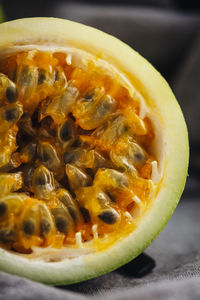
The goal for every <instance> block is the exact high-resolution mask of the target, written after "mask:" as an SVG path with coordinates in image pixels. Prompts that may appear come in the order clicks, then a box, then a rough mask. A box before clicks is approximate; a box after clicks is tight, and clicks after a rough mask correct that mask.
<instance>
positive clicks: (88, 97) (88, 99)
mask: <svg viewBox="0 0 200 300" xmlns="http://www.w3.org/2000/svg"><path fill="white" fill-rule="evenodd" d="M93 97H94V91H90V92H88V93H87V94H86V95H85V96H84V100H87V101H93Z"/></svg>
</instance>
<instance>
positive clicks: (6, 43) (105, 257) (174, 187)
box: [0, 18, 188, 284]
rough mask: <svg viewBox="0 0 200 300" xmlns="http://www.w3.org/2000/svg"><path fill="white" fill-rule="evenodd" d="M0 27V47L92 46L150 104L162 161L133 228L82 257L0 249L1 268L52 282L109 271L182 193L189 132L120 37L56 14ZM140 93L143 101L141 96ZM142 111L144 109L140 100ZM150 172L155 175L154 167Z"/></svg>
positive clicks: (160, 85) (151, 72)
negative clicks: (29, 255)
mask: <svg viewBox="0 0 200 300" xmlns="http://www.w3.org/2000/svg"><path fill="white" fill-rule="evenodd" d="M24 28H26V31H25V30H24ZM50 29H51V30H50ZM1 33H2V35H1V41H0V48H1V50H2V51H3V52H6V53H8V52H9V51H10V50H12V51H13V48H14V52H15V51H16V47H17V48H18V49H19V48H20V47H21V46H22V45H29V44H30V45H32V44H34V43H36V44H37V45H36V46H38V44H39V45H41V44H45V43H47V47H48V48H49V45H50V47H52V44H53V45H61V47H62V46H63V44H65V45H66V44H67V45H70V46H72V47H77V48H79V49H83V50H85V51H88V52H90V53H91V54H92V55H95V60H96V59H97V60H101V59H99V57H101V58H102V61H103V63H104V65H106V64H107V63H108V64H110V65H112V66H115V67H116V68H117V69H118V71H119V73H118V74H123V76H122V77H123V79H124V78H125V77H126V80H125V85H126V86H127V84H128V83H127V82H128V81H130V82H131V84H130V85H129V84H128V86H129V90H132V84H133V85H134V87H135V88H136V89H137V90H139V91H140V93H141V94H142V96H143V98H145V102H146V105H147V106H148V107H150V108H151V120H152V121H155V122H154V128H155V133H156V137H155V140H156V143H153V145H152V149H153V150H154V151H153V153H156V154H157V157H158V161H159V162H161V161H164V166H165V168H164V170H163V173H162V174H163V180H162V184H161V185H160V187H159V189H158V193H157V195H156V196H155V201H153V202H152V204H151V206H150V207H149V209H148V210H147V211H146V212H145V213H144V215H143V217H142V218H141V219H140V220H139V221H138V226H137V228H136V229H135V230H134V231H133V232H132V233H128V235H127V237H125V238H122V239H117V240H116V241H115V243H113V241H112V240H111V241H110V247H107V248H104V247H102V248H101V246H102V245H101V244H100V245H99V248H98V251H97V252H95V253H90V251H89V252H87V249H85V248H84V249H82V250H84V251H85V252H84V251H83V252H84V253H85V254H87V255H85V257H84V258H83V257H82V256H81V253H80V251H78V252H76V251H74V249H73V254H72V253H69V252H68V253H67V255H66V253H65V254H64V253H62V254H61V252H60V253H59V255H58V257H59V259H61V260H62V261H61V262H57V263H55V262H54V263H49V262H48V263H46V262H45V261H41V260H40V261H39V262H37V259H36V260H34V263H32V262H31V261H30V260H28V259H25V258H24V259H23V258H20V257H19V256H16V255H14V254H13V253H10V252H8V251H5V250H3V249H0V250H1V256H2V259H0V266H1V269H2V270H5V271H7V272H11V273H15V274H19V275H21V276H26V277H29V278H32V279H35V280H39V281H43V282H48V283H52V284H55V283H57V284H62V283H72V282H78V281H81V280H86V279H88V278H92V277H95V276H98V275H101V274H104V273H106V272H108V271H111V270H113V269H115V268H117V267H119V266H120V265H122V264H124V263H125V262H128V261H129V260H131V259H133V258H134V257H135V256H136V255H138V254H139V253H140V252H141V251H143V250H144V249H145V248H146V247H147V246H148V245H149V244H150V243H151V242H152V240H153V239H154V238H155V237H156V235H157V234H158V233H159V232H160V231H161V230H162V228H163V227H164V225H165V224H166V222H167V221H168V219H169V217H170V216H171V214H172V212H173V210H174V208H175V207H176V205H177V203H178V200H179V198H180V195H181V193H182V190H183V187H184V183H185V178H186V172H187V163H188V138H187V130H186V126H185V123H184V119H183V116H182V114H181V112H180V108H179V107H178V105H177V103H176V100H175V97H174V95H173V94H172V92H171V90H170V88H169V87H168V85H167V84H166V82H165V81H164V79H163V78H162V77H161V76H160V74H158V72H156V70H155V69H154V68H153V67H152V66H151V65H150V64H149V63H148V62H147V61H145V60H144V59H143V58H142V57H141V56H139V55H138V54H137V53H136V52H135V51H134V50H132V49H130V48H129V47H128V46H126V45H125V44H123V43H122V42H120V41H118V40H117V39H115V38H113V37H111V36H108V35H106V34H104V33H102V32H100V31H97V30H95V29H92V28H89V27H86V26H83V25H80V24H76V23H73V22H69V21H64V20H59V19H51V18H50V19H42V18H39V19H27V20H18V21H14V22H10V23H7V24H3V25H1ZM30 37H31V38H30ZM100 40H101V43H99V41H100ZM27 47H29V48H31V49H32V48H33V47H32V46H27ZM53 47H54V46H53ZM34 48H35V47H34ZM36 48H37V47H36ZM3 52H2V53H3ZM99 53H101V54H100V55H99ZM102 53H103V55H102ZM119 53H120V55H119ZM112 69H113V68H112ZM114 70H116V69H115V68H114ZM119 77H120V78H121V75H120V76H119ZM127 79H128V81H127ZM161 95H162V97H161ZM139 99H140V100H141V101H142V102H143V100H142V98H141V97H139ZM141 115H143V116H144V115H148V113H147V114H146V110H145V109H144V107H143V106H141ZM169 158H170V159H169ZM153 173H154V172H153ZM153 177H154V179H155V181H156V179H157V176H156V172H155V174H153ZM123 234H125V229H124V231H123ZM105 239H106V237H105ZM108 244H109V241H108ZM65 250H66V249H65ZM50 252H51V251H50ZM66 257H73V259H70V260H68V259H65V258H66ZM50 274H51V275H50ZM52 274H53V276H52Z"/></svg>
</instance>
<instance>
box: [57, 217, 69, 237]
mask: <svg viewBox="0 0 200 300" xmlns="http://www.w3.org/2000/svg"><path fill="white" fill-rule="evenodd" d="M55 222H56V227H57V229H58V230H59V231H60V232H62V233H67V230H68V222H67V219H66V218H65V217H64V216H62V215H58V216H55Z"/></svg>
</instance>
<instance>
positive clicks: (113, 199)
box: [106, 192, 116, 202]
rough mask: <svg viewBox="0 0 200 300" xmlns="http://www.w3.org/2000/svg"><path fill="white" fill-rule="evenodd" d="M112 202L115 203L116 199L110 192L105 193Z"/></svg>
mask: <svg viewBox="0 0 200 300" xmlns="http://www.w3.org/2000/svg"><path fill="white" fill-rule="evenodd" d="M106 194H107V195H108V197H109V198H110V200H111V201H112V202H116V197H115V195H114V194H113V193H112V192H106Z"/></svg>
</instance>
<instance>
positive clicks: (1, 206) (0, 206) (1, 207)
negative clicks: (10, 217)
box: [0, 202, 8, 217]
mask: <svg viewBox="0 0 200 300" xmlns="http://www.w3.org/2000/svg"><path fill="white" fill-rule="evenodd" d="M7 209H8V206H7V204H6V203H5V202H1V203H0V217H3V216H4V215H5V213H6V212H7Z"/></svg>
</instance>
